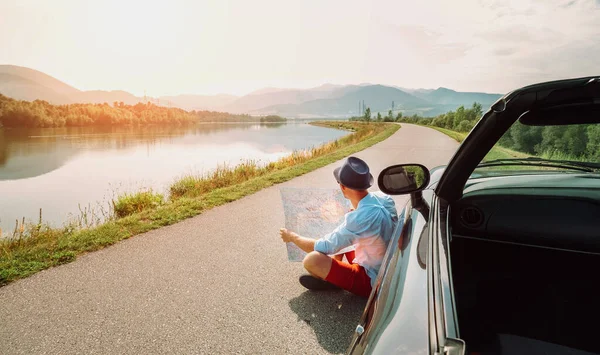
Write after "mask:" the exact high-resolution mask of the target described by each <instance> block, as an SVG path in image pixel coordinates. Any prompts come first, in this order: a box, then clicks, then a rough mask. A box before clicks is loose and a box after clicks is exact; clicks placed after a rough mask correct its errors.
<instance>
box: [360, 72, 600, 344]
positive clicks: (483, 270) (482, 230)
mask: <svg viewBox="0 0 600 355" xmlns="http://www.w3.org/2000/svg"><path fill="white" fill-rule="evenodd" d="M599 123H600V77H586V78H578V79H570V80H561V81H554V82H548V83H542V84H536V85H531V86H528V87H524V88H521V89H518V90H515V91H513V92H511V93H509V94H507V95H505V96H504V97H502V98H501V99H499V100H498V101H497V102H496V103H495V104H494V105H493V106H492V107H491V108H490V109H489V110H488V111H487V112H486V113H485V114H484V115H483V117H482V118H481V119H480V120H479V121H478V123H477V124H476V125H475V127H474V128H473V129H472V130H471V132H470V133H469V135H468V136H467V137H466V139H465V140H464V141H463V143H462V144H461V145H460V147H459V148H458V150H457V152H456V153H455V155H454V156H453V158H452V159H451V160H450V162H449V163H448V165H447V166H444V167H438V168H436V169H432V170H431V171H427V170H426V169H425V168H424V167H422V166H421V167H419V166H412V168H413V169H420V168H423V169H424V170H425V171H424V173H425V175H426V176H425V180H427V181H425V182H423V184H424V186H418V187H417V188H415V187H414V186H413V187H407V186H404V187H398V186H393V183H389V182H388V183H387V184H388V185H389V186H386V182H385V181H384V176H385V174H386V173H387V174H389V171H386V170H384V171H383V172H382V174H381V175H380V177H379V186H380V188H381V190H383V191H384V192H388V193H390V194H402V193H410V194H411V199H410V202H408V203H407V205H406V206H405V207H404V209H403V211H402V212H401V213H400V220H401V222H402V223H401V225H400V226H399V227H398V228H397V230H396V232H395V234H394V238H393V239H392V241H391V243H390V246H389V247H388V252H387V254H386V256H385V259H384V264H383V267H382V268H381V270H380V273H379V275H378V278H377V282H376V286H375V287H374V289H373V292H372V293H371V296H370V298H369V300H368V302H367V306H366V308H365V311H364V313H363V315H362V317H361V320H360V324H359V325H358V326H357V329H356V332H355V334H354V337H353V339H352V343H351V345H350V348H349V349H348V353H351V354H363V353H369V354H466V353H473V354H486V353H490V354H492V353H493V354H504V353H522V354H538V353H539V354H555V353H556V354H558V353H570V354H580V353H581V354H587V353H594V352H595V351H599V350H597V349H598V347H597V346H596V343H595V335H596V329H597V325H596V324H597V319H600V306H599V305H598V302H597V299H599V298H598V295H599V293H598V290H599V289H598V287H597V286H596V283H597V280H598V277H597V276H596V270H598V266H600V173H599V172H600V165H598V164H597V163H594V162H586V161H564V160H549V159H540V158H533V157H532V158H524V159H503V160H495V161H488V162H484V163H482V161H484V158H485V156H486V154H488V152H490V150H491V149H492V148H493V147H494V146H495V144H496V143H497V142H498V141H499V140H500V139H501V138H502V136H503V135H504V134H505V133H506V132H508V131H509V129H510V128H511V126H513V125H515V124H522V125H528V126H549V125H552V126H562V125H590V124H599ZM399 163H400V162H399ZM407 163H408V162H407ZM406 167H408V165H405V166H404V167H396V169H398V168H400V169H401V170H402V168H406ZM490 167H492V169H490ZM493 167H498V170H494V169H493ZM510 169H515V170H510Z"/></svg>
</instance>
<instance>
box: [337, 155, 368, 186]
mask: <svg viewBox="0 0 600 355" xmlns="http://www.w3.org/2000/svg"><path fill="white" fill-rule="evenodd" d="M333 176H335V179H336V180H337V182H338V183H340V184H342V185H344V186H346V187H348V188H350V189H352V190H366V189H368V188H369V187H371V185H373V175H371V173H370V172H369V166H368V165H367V163H365V162H364V161H363V160H361V159H359V158H357V157H348V159H346V160H345V161H344V164H342V166H340V167H338V168H335V170H334V171H333Z"/></svg>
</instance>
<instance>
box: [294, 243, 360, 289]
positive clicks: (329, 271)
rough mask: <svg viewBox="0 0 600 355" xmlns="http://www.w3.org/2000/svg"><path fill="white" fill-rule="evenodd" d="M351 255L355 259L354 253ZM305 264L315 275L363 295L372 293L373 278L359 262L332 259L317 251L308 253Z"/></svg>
mask: <svg viewBox="0 0 600 355" xmlns="http://www.w3.org/2000/svg"><path fill="white" fill-rule="evenodd" d="M346 257H348V256H346ZM350 257H351V258H352V259H354V257H353V256H352V255H350ZM303 264H304V268H305V269H306V270H307V271H308V272H309V273H310V274H311V275H313V276H314V277H316V278H319V279H321V280H325V281H327V282H329V283H331V284H333V285H336V286H338V287H340V288H343V289H345V290H346V291H349V292H352V293H354V294H356V295H359V296H362V297H369V294H370V293H371V279H370V278H369V276H368V275H367V274H366V272H365V269H364V268H363V267H362V266H360V265H358V264H351V263H347V262H343V261H339V260H336V259H332V258H330V257H329V256H327V255H325V254H322V253H319V252H317V251H313V252H310V253H308V254H307V255H306V257H305V258H304V261H303Z"/></svg>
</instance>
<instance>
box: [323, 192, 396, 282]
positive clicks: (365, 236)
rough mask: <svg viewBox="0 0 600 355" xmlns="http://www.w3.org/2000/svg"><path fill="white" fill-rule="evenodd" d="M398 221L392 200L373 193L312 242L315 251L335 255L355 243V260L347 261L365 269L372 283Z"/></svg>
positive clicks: (379, 193) (384, 195)
mask: <svg viewBox="0 0 600 355" xmlns="http://www.w3.org/2000/svg"><path fill="white" fill-rule="evenodd" d="M397 223H398V212H397V211H396V204H395V203H394V200H393V199H392V198H391V197H390V196H388V195H386V194H384V193H382V192H379V191H378V192H372V193H369V194H367V195H366V196H365V197H363V199H362V200H360V202H359V203H358V206H357V207H356V210H354V211H352V212H348V213H346V216H345V218H344V222H343V223H342V224H341V225H339V226H338V227H337V228H336V229H335V230H334V231H333V232H331V233H329V234H327V235H325V236H324V237H323V238H320V239H318V240H317V241H316V242H315V250H316V251H318V252H321V253H324V254H335V253H337V252H338V251H340V250H342V249H344V248H346V247H349V246H352V245H354V247H355V259H354V260H349V261H350V262H352V263H355V264H359V265H360V266H362V267H364V268H365V271H366V273H367V275H368V276H369V277H370V278H371V286H373V283H374V282H375V278H376V277H377V273H378V272H379V268H380V267H381V263H382V260H383V257H384V255H385V252H386V250H387V246H388V244H389V242H390V240H391V239H392V233H393V232H394V228H395V227H396V224H397Z"/></svg>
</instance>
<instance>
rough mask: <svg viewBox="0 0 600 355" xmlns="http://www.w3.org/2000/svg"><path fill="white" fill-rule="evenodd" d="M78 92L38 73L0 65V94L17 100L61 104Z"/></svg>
mask: <svg viewBox="0 0 600 355" xmlns="http://www.w3.org/2000/svg"><path fill="white" fill-rule="evenodd" d="M79 92H80V91H79V90H77V89H75V88H74V87H72V86H69V85H67V84H65V83H63V82H62V81H60V80H58V79H55V78H53V77H51V76H50V75H47V74H44V73H42V72H40V71H37V70H33V69H29V68H25V67H19V66H16V65H0V93H2V94H3V95H6V96H9V97H12V98H14V99H18V100H27V101H33V100H36V99H41V100H46V101H48V102H52V103H57V104H63V103H70V102H72V99H71V96H72V95H76V94H78V93H79Z"/></svg>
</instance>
